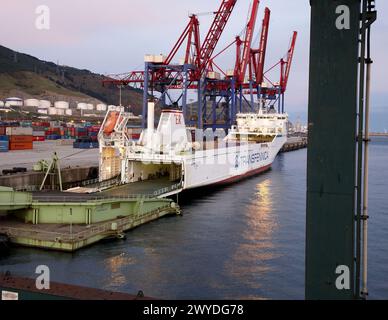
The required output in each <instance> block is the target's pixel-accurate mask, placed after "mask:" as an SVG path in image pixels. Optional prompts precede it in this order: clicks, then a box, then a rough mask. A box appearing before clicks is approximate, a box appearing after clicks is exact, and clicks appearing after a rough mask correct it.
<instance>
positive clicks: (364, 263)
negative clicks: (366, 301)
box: [361, 27, 373, 298]
mask: <svg viewBox="0 0 388 320" xmlns="http://www.w3.org/2000/svg"><path fill="white" fill-rule="evenodd" d="M370 32H371V30H370V27H369V28H368V29H367V59H366V92H365V139H364V149H365V151H364V190H363V208H362V209H363V210H362V253H363V255H362V287H361V294H362V297H363V298H366V297H367V296H368V219H369V216H368V194H369V186H368V183H369V142H370V136H369V119H370V86H371V72H372V70H371V69H372V63H373V61H372V59H371V57H370Z"/></svg>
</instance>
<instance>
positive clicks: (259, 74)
mask: <svg viewBox="0 0 388 320" xmlns="http://www.w3.org/2000/svg"><path fill="white" fill-rule="evenodd" d="M270 18H271V10H269V9H268V8H265V14H264V19H263V24H262V28H261V36H260V46H259V50H258V51H257V58H255V55H254V57H253V62H254V63H255V75H256V82H257V83H258V84H260V85H261V83H262V82H263V79H264V64H265V56H266V53H267V42H268V34H269V22H270Z"/></svg>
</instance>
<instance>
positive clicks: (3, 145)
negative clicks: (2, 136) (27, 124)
mask: <svg viewBox="0 0 388 320" xmlns="http://www.w3.org/2000/svg"><path fill="white" fill-rule="evenodd" d="M8 151H9V142H8V141H4V140H0V152H8Z"/></svg>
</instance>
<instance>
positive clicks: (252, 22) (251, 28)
mask: <svg viewBox="0 0 388 320" xmlns="http://www.w3.org/2000/svg"><path fill="white" fill-rule="evenodd" d="M259 5H260V0H254V1H253V5H252V11H251V15H250V18H249V20H248V24H247V26H246V31H245V38H244V41H241V39H240V38H239V37H237V40H236V44H237V57H236V66H235V71H234V75H235V78H236V82H237V84H238V85H240V84H242V83H244V80H245V74H246V70H247V67H248V65H249V63H250V61H251V49H252V40H253V35H254V32H255V26H256V19H257V12H258V10H259ZM242 44H244V48H243V51H242V54H241V56H240V50H241V45H242Z"/></svg>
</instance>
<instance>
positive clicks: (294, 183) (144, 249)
mask: <svg viewBox="0 0 388 320" xmlns="http://www.w3.org/2000/svg"><path fill="white" fill-rule="evenodd" d="M387 154H388V139H385V140H384V141H381V142H372V144H371V176H370V181H371V190H370V191H371V192H370V195H371V196H370V204H371V207H370V212H371V213H373V217H372V215H371V221H370V242H369V258H370V261H369V262H370V265H369V266H370V269H369V271H370V277H369V278H370V283H369V284H370V292H371V294H370V298H372V299H373V298H385V299H386V298H388V281H387V280H386V274H387V273H388V236H387V234H388V233H387V227H386V226H387V225H388V216H387V215H386V214H385V213H386V208H387V207H388V202H387V198H386V187H385V186H386V181H387V180H388V175H387V171H386V170H384V168H385V166H386V164H385V163H386V159H387ZM305 186H306V150H299V151H295V152H290V153H287V154H281V155H279V156H278V158H277V159H276V161H275V162H274V164H273V168H272V170H270V171H268V172H266V173H264V174H261V175H259V176H256V177H253V178H251V179H247V180H244V181H241V182H240V183H237V184H233V185H230V186H227V187H225V188H221V189H204V190H200V191H195V192H194V191H190V192H189V193H188V194H187V195H184V196H180V201H179V202H180V205H181V207H182V210H183V216H182V217H175V216H174V217H170V218H163V219H160V220H157V221H155V222H152V223H149V224H147V225H144V226H141V227H139V228H137V229H135V230H133V231H131V232H129V233H128V234H127V240H125V241H122V240H120V241H114V242H109V243H104V244H97V245H94V246H91V247H89V248H86V249H84V250H81V251H79V252H76V253H75V254H65V253H54V252H46V251H39V250H34V249H26V248H18V249H14V250H13V251H12V253H11V255H10V256H8V257H6V258H0V271H6V270H10V271H11V272H14V273H16V274H19V275H26V276H30V277H31V276H34V272H35V268H36V266H37V265H39V264H45V265H47V266H49V267H50V269H51V277H52V279H53V280H55V281H59V282H69V283H72V284H78V285H84V286H90V287H97V288H103V289H113V290H117V291H123V292H127V293H132V294H133V293H137V292H138V291H139V290H142V291H143V292H144V294H145V295H146V296H151V297H157V298H162V299H225V298H229V299H242V298H248V299H303V298H304V248H305V242H304V241H305V240H304V238H305V205H306V197H305V194H306V188H305Z"/></svg>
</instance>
